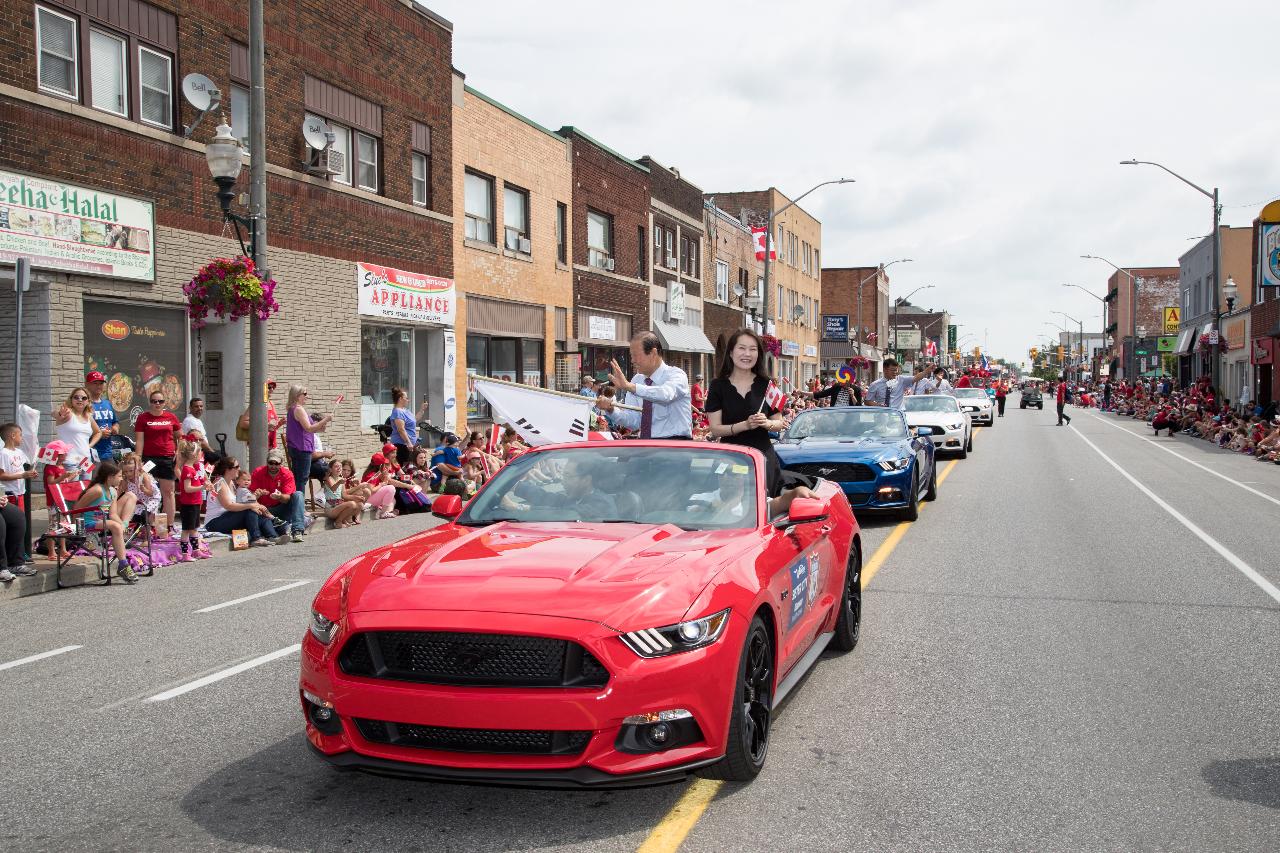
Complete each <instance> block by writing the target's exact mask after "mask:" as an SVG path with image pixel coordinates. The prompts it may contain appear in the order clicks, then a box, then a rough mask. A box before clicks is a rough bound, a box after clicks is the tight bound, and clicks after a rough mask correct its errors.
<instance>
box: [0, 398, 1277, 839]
mask: <svg viewBox="0 0 1280 853" xmlns="http://www.w3.org/2000/svg"><path fill="white" fill-rule="evenodd" d="M1080 414H1081V415H1082V416H1080V417H1078V418H1077V419H1076V420H1075V421H1074V427H1073V428H1058V427H1056V426H1054V419H1053V416H1052V414H1051V413H1041V412H1034V411H1016V410H1015V411H1013V412H1012V413H1010V415H1009V416H1008V417H1006V418H1004V419H1002V420H999V421H998V422H997V426H996V427H995V428H994V429H984V430H981V431H980V432H979V433H978V435H977V436H976V438H975V451H974V453H973V454H972V455H971V456H970V457H969V458H968V459H967V460H963V461H957V462H954V463H951V462H944V463H942V464H941V465H940V468H939V473H940V478H941V479H942V482H941V483H940V487H939V498H938V501H937V502H936V503H933V504H929V505H927V506H926V507H925V510H924V512H922V514H921V517H920V519H919V521H917V522H915V523H912V524H899V523H897V522H896V521H893V520H868V521H867V522H866V523H865V526H864V537H865V540H866V551H867V553H868V554H870V555H871V556H870V557H869V558H868V566H867V571H868V573H871V571H872V568H873V567H875V568H876V571H875V573H874V577H873V579H872V580H871V582H870V583H869V585H868V589H867V592H866V596H865V604H864V627H863V638H862V641H861V643H860V644H859V646H858V648H857V650H856V651H855V652H853V653H852V654H849V655H846V656H832V655H828V656H827V657H826V658H825V659H824V660H822V661H821V662H820V663H819V665H818V666H817V667H816V668H815V669H814V670H813V672H812V673H811V674H810V675H809V677H808V678H807V680H806V683H805V684H804V685H803V687H802V689H800V690H798V691H797V692H796V693H795V694H794V695H793V698H791V699H790V700H789V701H788V702H787V703H786V704H785V705H784V706H783V708H782V710H781V712H780V714H779V715H778V716H777V719H776V720H775V724H774V730H773V741H772V743H771V746H770V750H771V753H770V760H769V763H768V765H767V767H766V768H765V770H764V772H763V773H762V774H761V776H760V777H759V778H758V779H757V780H756V781H755V782H753V783H751V784H750V785H721V784H719V783H712V782H706V781H694V782H686V783H682V784H676V785H667V786H661V787H654V788H645V789H638V790H626V791H612V792H595V791H530V790H520V789H503V788H490V787H479V786H461V785H440V784H430V783H414V782H405V781H398V780H392V779H382V778H375V777H368V776H361V775H352V774H339V773H336V772H334V771H333V770H331V769H330V768H329V767H327V766H325V765H324V764H322V763H321V762H319V761H317V760H316V759H315V758H314V757H313V756H312V755H310V754H309V751H308V749H307V746H306V742H305V739H304V738H303V736H302V728H301V716H300V713H299V710H298V702H297V697H296V684H297V680H296V679H297V661H298V658H297V655H296V654H295V653H294V652H295V651H296V648H297V646H296V644H297V643H298V641H299V639H300V638H301V636H302V632H303V631H304V630H305V617H306V612H307V607H308V604H309V601H310V597H311V596H312V595H314V592H315V590H316V589H317V588H318V584H319V582H320V581H321V580H323V578H324V577H325V576H326V575H327V574H328V573H329V572H330V571H331V570H332V569H333V568H334V567H335V566H336V565H338V563H339V562H340V561H341V560H343V559H345V558H346V557H348V556H352V555H354V554H355V553H358V552H359V551H361V550H363V549H365V548H369V547H375V546H378V545H379V544H385V543H387V542H388V541H389V540H390V539H391V538H392V535H393V534H397V535H405V534H408V533H410V532H412V531H414V530H417V529H420V528H421V527H422V526H423V525H424V523H434V520H433V521H430V522H429V521H427V520H426V519H424V518H423V517H421V516H417V517H406V518H400V519H396V520H393V521H387V522H378V523H376V524H369V525H366V526H365V527H364V528H361V529H359V530H357V531H347V532H345V533H344V534H343V535H340V536H337V535H332V534H316V535H313V536H310V537H308V538H307V540H306V541H305V542H304V543H302V544H298V545H288V546H281V547H278V548H273V549H262V550H261V551H252V552H248V553H246V554H243V555H239V556H238V558H237V559H236V560H234V561H224V562H220V563H214V562H209V563H205V564H192V565H189V566H183V567H174V568H169V569H167V570H165V569H162V570H161V571H160V572H159V573H158V574H157V577H155V578H152V579H148V580H145V581H144V582H143V583H141V584H139V585H138V586H137V587H125V586H123V585H119V584H115V585H112V586H111V587H108V588H104V587H94V586H87V587H82V588H77V589H72V590H64V591H61V592H59V593H57V594H53V595H44V596H37V597H33V598H28V599H20V600H17V601H12V602H7V603H5V605H4V614H3V615H4V619H5V622H6V623H7V624H21V625H23V626H24V627H23V629H22V630H20V631H16V632H9V633H6V634H5V636H4V637H3V639H0V683H2V684H3V690H0V708H2V709H3V713H4V714H5V715H6V717H7V718H8V719H9V720H11V721H12V724H11V725H10V726H8V727H7V728H6V730H5V732H4V735H3V736H2V739H3V743H4V752H5V754H6V755H7V756H9V760H8V761H7V762H6V763H7V764H8V766H9V768H10V777H11V783H12V787H13V789H14V790H15V791H18V792H26V794H27V796H23V797H22V798H21V803H20V806H17V807H13V808H10V809H7V810H6V812H5V814H4V817H3V818H0V825H2V826H3V831H2V832H0V841H3V842H5V843H6V846H16V845H17V844H19V842H20V841H21V844H22V845H23V846H24V847H25V848H26V849H32V850H78V849H86V850H89V849H157V848H165V849H185V850H205V849H207V850H228V849H237V850H238V849H252V850H301V849H307V850H324V849H338V848H341V847H344V846H355V847H359V848H360V849H365V850H393V849H394V850H406V849H424V850H426V849H430V850H477V851H479V850H494V849H503V850H531V849H540V850H592V851H598V850H608V851H614V850H616V851H629V850H636V849H643V850H646V851H650V853H653V851H659V850H674V849H683V850H690V851H692V850H706V851H712V850H721V849H725V848H730V849H735V848H736V849H759V848H760V847H761V846H762V839H769V838H773V839H777V838H779V837H780V833H783V827H786V830H785V835H786V837H787V839H788V841H787V846H788V847H790V848H791V849H796V850H801V849H803V850H869V849H879V850H885V849H901V850H918V849H953V850H966V849H968V850H976V849H989V848H992V847H1022V848H1025V847H1034V848H1036V849H1087V848H1101V847H1108V848H1115V847H1119V848H1137V847H1154V848H1178V849H1202V850H1208V849H1267V848H1273V847H1274V846H1275V845H1276V843H1277V840H1278V839H1280V830H1278V829H1277V823H1276V808H1277V807H1280V802H1277V801H1276V795H1275V792H1276V790H1277V787H1278V785H1277V783H1278V781H1280V756H1277V754H1276V752H1275V744H1276V743H1277V742H1280V724H1278V722H1277V715H1276V714H1275V711H1274V708H1275V703H1276V699H1277V697H1278V696H1280V677H1278V676H1277V674H1276V668H1275V667H1274V665H1273V661H1274V659H1275V657H1276V655H1277V653H1280V640H1278V639H1277V637H1278V636H1280V635H1278V634H1277V631H1276V627H1277V619H1280V607H1277V606H1276V602H1274V601H1273V600H1272V599H1271V597H1270V596H1269V595H1268V594H1267V593H1266V592H1265V589H1264V587H1263V586H1262V585H1261V584H1259V583H1256V582H1254V581H1252V580H1250V579H1249V578H1247V577H1246V576H1245V574H1243V573H1242V572H1241V571H1238V570H1237V567H1233V564H1232V562H1231V561H1230V560H1229V559H1227V558H1225V557H1224V555H1223V554H1222V553H1220V551H1218V550H1216V549H1214V548H1213V547H1211V545H1209V544H1207V543H1206V541H1204V539H1203V538H1202V537H1200V536H1198V535H1196V534H1195V533H1194V532H1193V531H1192V530H1189V529H1188V528H1187V527H1186V526H1185V525H1183V524H1181V523H1179V521H1178V520H1177V519H1176V518H1175V516H1173V515H1171V514H1170V512H1169V511H1168V510H1167V509H1166V508H1165V507H1163V506H1161V505H1158V504H1157V503H1156V502H1155V501H1153V500H1152V499H1151V497H1150V496H1149V495H1147V494H1144V493H1143V492H1142V491H1140V490H1139V488H1137V487H1135V484H1134V483H1133V482H1131V481H1130V480H1129V479H1128V478H1127V477H1125V476H1123V475H1122V474H1121V473H1120V472H1119V471H1117V470H1116V467H1113V465H1112V464H1109V460H1110V461H1112V462H1114V466H1118V467H1119V468H1122V469H1123V471H1125V472H1127V473H1128V474H1129V475H1130V476H1131V477H1132V478H1133V480H1136V481H1137V482H1138V483H1140V484H1141V485H1142V486H1144V487H1145V488H1146V489H1148V490H1150V492H1151V493H1152V494H1154V495H1156V496H1158V497H1159V499H1160V501H1162V502H1165V503H1166V504H1167V507H1168V508H1171V509H1172V510H1174V511H1175V512H1177V513H1179V514H1183V515H1185V516H1187V517H1189V518H1193V519H1195V526H1196V527H1198V528H1199V529H1201V530H1202V531H1203V532H1204V533H1205V534H1206V535H1207V536H1209V537H1211V538H1212V539H1213V540H1214V541H1216V542H1218V543H1221V544H1222V545H1223V547H1224V548H1225V549H1228V550H1229V551H1230V553H1231V554H1233V555H1236V557H1237V559H1238V560H1239V561H1241V562H1242V563H1244V564H1246V565H1248V566H1250V567H1252V568H1253V569H1254V570H1255V571H1256V572H1257V573H1258V575H1259V579H1260V580H1262V581H1263V582H1265V583H1269V584H1275V583H1276V582H1277V581H1280V570H1278V569H1277V568H1276V564H1275V562H1274V559H1272V558H1270V556H1269V554H1270V551H1271V550H1272V549H1273V546H1274V542H1273V539H1274V537H1273V536H1271V535H1270V534H1269V533H1268V527H1267V525H1268V524H1270V520H1271V519H1273V518H1274V505H1273V504H1272V502H1271V500H1270V499H1269V498H1274V497H1275V496H1276V495H1277V494H1280V486H1278V483H1277V479H1276V478H1275V476H1274V471H1275V469H1274V467H1272V466H1262V465H1258V464H1256V463H1253V462H1250V461H1249V460H1247V459H1245V458H1243V457H1239V456H1238V455H1236V456H1232V455H1231V454H1225V453H1220V452H1218V451H1216V450H1214V449H1212V448H1209V447H1207V446H1206V445H1205V444H1204V443H1203V442H1195V443H1190V442H1182V443H1180V444H1179V443H1178V442H1177V441H1176V440H1175V442H1174V443H1173V445H1172V447H1173V449H1175V450H1176V451H1177V452H1178V454H1180V455H1181V456H1186V457H1187V458H1186V459H1182V458H1179V457H1178V456H1175V455H1173V454H1171V453H1168V452H1164V449H1163V447H1164V444H1163V440H1162V441H1161V442H1160V443H1159V446H1156V445H1155V443H1153V442H1147V441H1140V440H1139V439H1138V438H1136V437H1134V436H1133V435H1128V436H1127V435H1125V434H1124V432H1123V431H1122V429H1124V430H1134V429H1137V428H1139V427H1140V426H1141V425H1140V424H1136V423H1133V422H1127V423H1126V422H1124V421H1119V420H1116V419H1115V418H1113V417H1112V416H1110V415H1092V414H1086V413H1083V412H1081V413H1080ZM1117 427H1119V428H1117ZM1095 448H1096V451H1097V452H1095ZM1103 454H1105V457H1106V458H1105V459H1104V458H1103ZM1189 461H1190V462H1195V463H1198V465H1193V464H1188V463H1189ZM1198 466H1203V468H1202V467H1198ZM1245 466H1252V467H1245ZM1205 469H1209V470H1205ZM1218 474H1221V475H1223V476H1218ZM1224 476H1225V477H1227V478H1229V479H1225V480H1224V479H1223V477H1224ZM1246 477H1248V478H1252V481H1251V485H1250V488H1252V489H1255V490H1256V491H1257V492H1258V493H1259V494H1247V493H1244V492H1242V491H1241V489H1240V487H1239V483H1242V482H1245V478H1246ZM1227 495H1230V496H1231V497H1232V499H1233V500H1234V501H1235V505H1234V507H1233V509H1232V511H1230V512H1227V511H1225V510H1224V509H1222V504H1224V503H1225V501H1226V496H1227ZM1116 503H1123V504H1124V505H1125V506H1126V507H1127V511H1128V517H1127V518H1126V520H1125V522H1124V523H1123V524H1122V525H1120V524H1116V523H1114V519H1111V518H1108V517H1107V515H1106V513H1105V512H1102V511H1099V510H1097V509H1096V508H1097V507H1103V506H1108V505H1115V504H1116ZM876 549H880V552H879V553H878V552H877V550H876ZM877 560H878V561H879V562H877ZM193 611H194V612H193ZM77 647H78V648H77ZM677 804H679V807H678V808H675V807H676V806H677Z"/></svg>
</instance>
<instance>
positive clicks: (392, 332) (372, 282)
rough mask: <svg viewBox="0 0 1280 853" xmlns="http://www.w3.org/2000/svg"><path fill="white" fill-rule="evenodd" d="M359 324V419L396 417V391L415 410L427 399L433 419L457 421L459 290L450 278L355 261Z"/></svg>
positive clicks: (370, 421)
mask: <svg viewBox="0 0 1280 853" xmlns="http://www.w3.org/2000/svg"><path fill="white" fill-rule="evenodd" d="M356 282H357V284H356V286H357V288H358V289H359V299H358V311H359V314H360V317H361V321H360V418H361V420H360V422H361V423H362V424H365V425H369V424H378V423H382V422H383V421H385V420H386V419H387V417H388V416H389V415H390V414H391V409H392V408H393V400H392V396H391V389H392V388H395V387H400V388H404V389H406V390H408V391H409V395H410V399H411V400H412V401H413V408H414V409H415V410H416V409H417V407H418V405H419V404H420V403H421V401H422V400H423V399H426V400H428V401H429V402H428V410H427V417H428V419H430V420H431V421H432V422H434V423H436V424H438V425H440V426H441V427H443V428H445V429H448V430H452V429H455V428H456V426H457V402H456V395H455V391H454V383H455V380H454V375H453V373H454V371H453V365H454V364H455V362H456V358H457V356H456V352H455V351H456V346H457V345H456V341H455V338H454V334H453V324H454V315H455V311H456V305H457V303H456V291H455V288H454V284H453V281H452V280H450V279H447V278H437V277H435V276H429V275H423V274H420V273H412V272H405V271H403V270H396V269H391V268H390V267H382V266H378V265H376V264H366V263H358V264H356Z"/></svg>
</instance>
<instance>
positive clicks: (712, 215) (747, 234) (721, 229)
mask: <svg viewBox="0 0 1280 853" xmlns="http://www.w3.org/2000/svg"><path fill="white" fill-rule="evenodd" d="M703 222H704V226H703V227H704V228H705V230H706V234H707V251H706V258H705V264H704V265H703V281H705V282H706V283H707V286H706V290H705V291H704V294H703V299H702V309H703V310H702V330H703V332H704V333H705V334H706V336H707V338H708V339H709V340H710V341H712V345H713V346H714V347H715V351H716V353H715V357H714V360H713V362H714V363H713V366H712V367H711V375H715V373H716V372H717V371H718V370H719V366H720V364H721V363H722V361H723V360H724V355H725V349H726V347H727V345H728V341H729V336H730V335H732V334H733V333H734V332H735V331H737V330H738V329H741V328H743V327H744V326H748V327H750V328H754V329H755V330H756V331H757V332H759V331H762V330H763V327H762V326H761V324H760V291H761V288H762V287H763V286H764V264H763V263H762V262H761V261H757V260H756V246H755V241H754V240H753V239H752V237H751V229H749V228H747V226H745V225H743V224H742V222H741V220H739V219H738V217H736V216H734V215H733V214H731V213H729V212H727V211H725V210H722V209H721V208H720V207H719V206H718V205H717V204H716V203H715V198H714V197H713V196H706V203H705V205H704V210H703Z"/></svg>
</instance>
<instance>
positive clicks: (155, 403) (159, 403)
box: [151, 397, 164, 406]
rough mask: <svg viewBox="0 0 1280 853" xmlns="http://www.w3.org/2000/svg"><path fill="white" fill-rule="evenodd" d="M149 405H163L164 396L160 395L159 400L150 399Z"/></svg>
mask: <svg viewBox="0 0 1280 853" xmlns="http://www.w3.org/2000/svg"><path fill="white" fill-rule="evenodd" d="M151 405H153V406H162V405H164V398H163V397H161V398H160V399H159V400H152V401H151Z"/></svg>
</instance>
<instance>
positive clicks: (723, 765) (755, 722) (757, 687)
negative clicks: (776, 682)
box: [703, 616, 774, 782]
mask: <svg viewBox="0 0 1280 853" xmlns="http://www.w3.org/2000/svg"><path fill="white" fill-rule="evenodd" d="M773 666H774V661H773V640H772V636H771V635H770V633H769V629H768V627H767V626H766V625H765V624H764V620H763V619H761V618H760V617H759V616H757V617H755V618H754V619H752V620H751V627H750V628H748V629H747V639H746V641H745V642H744V643H743V646H742V658H741V660H740V661H739V663H738V685H737V688H736V689H735V690H734V693H733V706H732V708H731V711H730V718H729V738H728V744H727V745H726V747H725V752H724V758H723V759H721V760H720V761H718V762H716V763H715V764H713V765H711V766H710V767H708V768H707V769H706V770H705V771H703V775H704V776H707V777H709V778H712V779H724V780H727V781H730V782H750V781H751V780H752V779H754V778H756V776H758V775H759V774H760V771H761V770H762V769H763V768H764V762H765V758H766V757H768V754H769V726H770V724H771V723H772V721H773Z"/></svg>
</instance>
